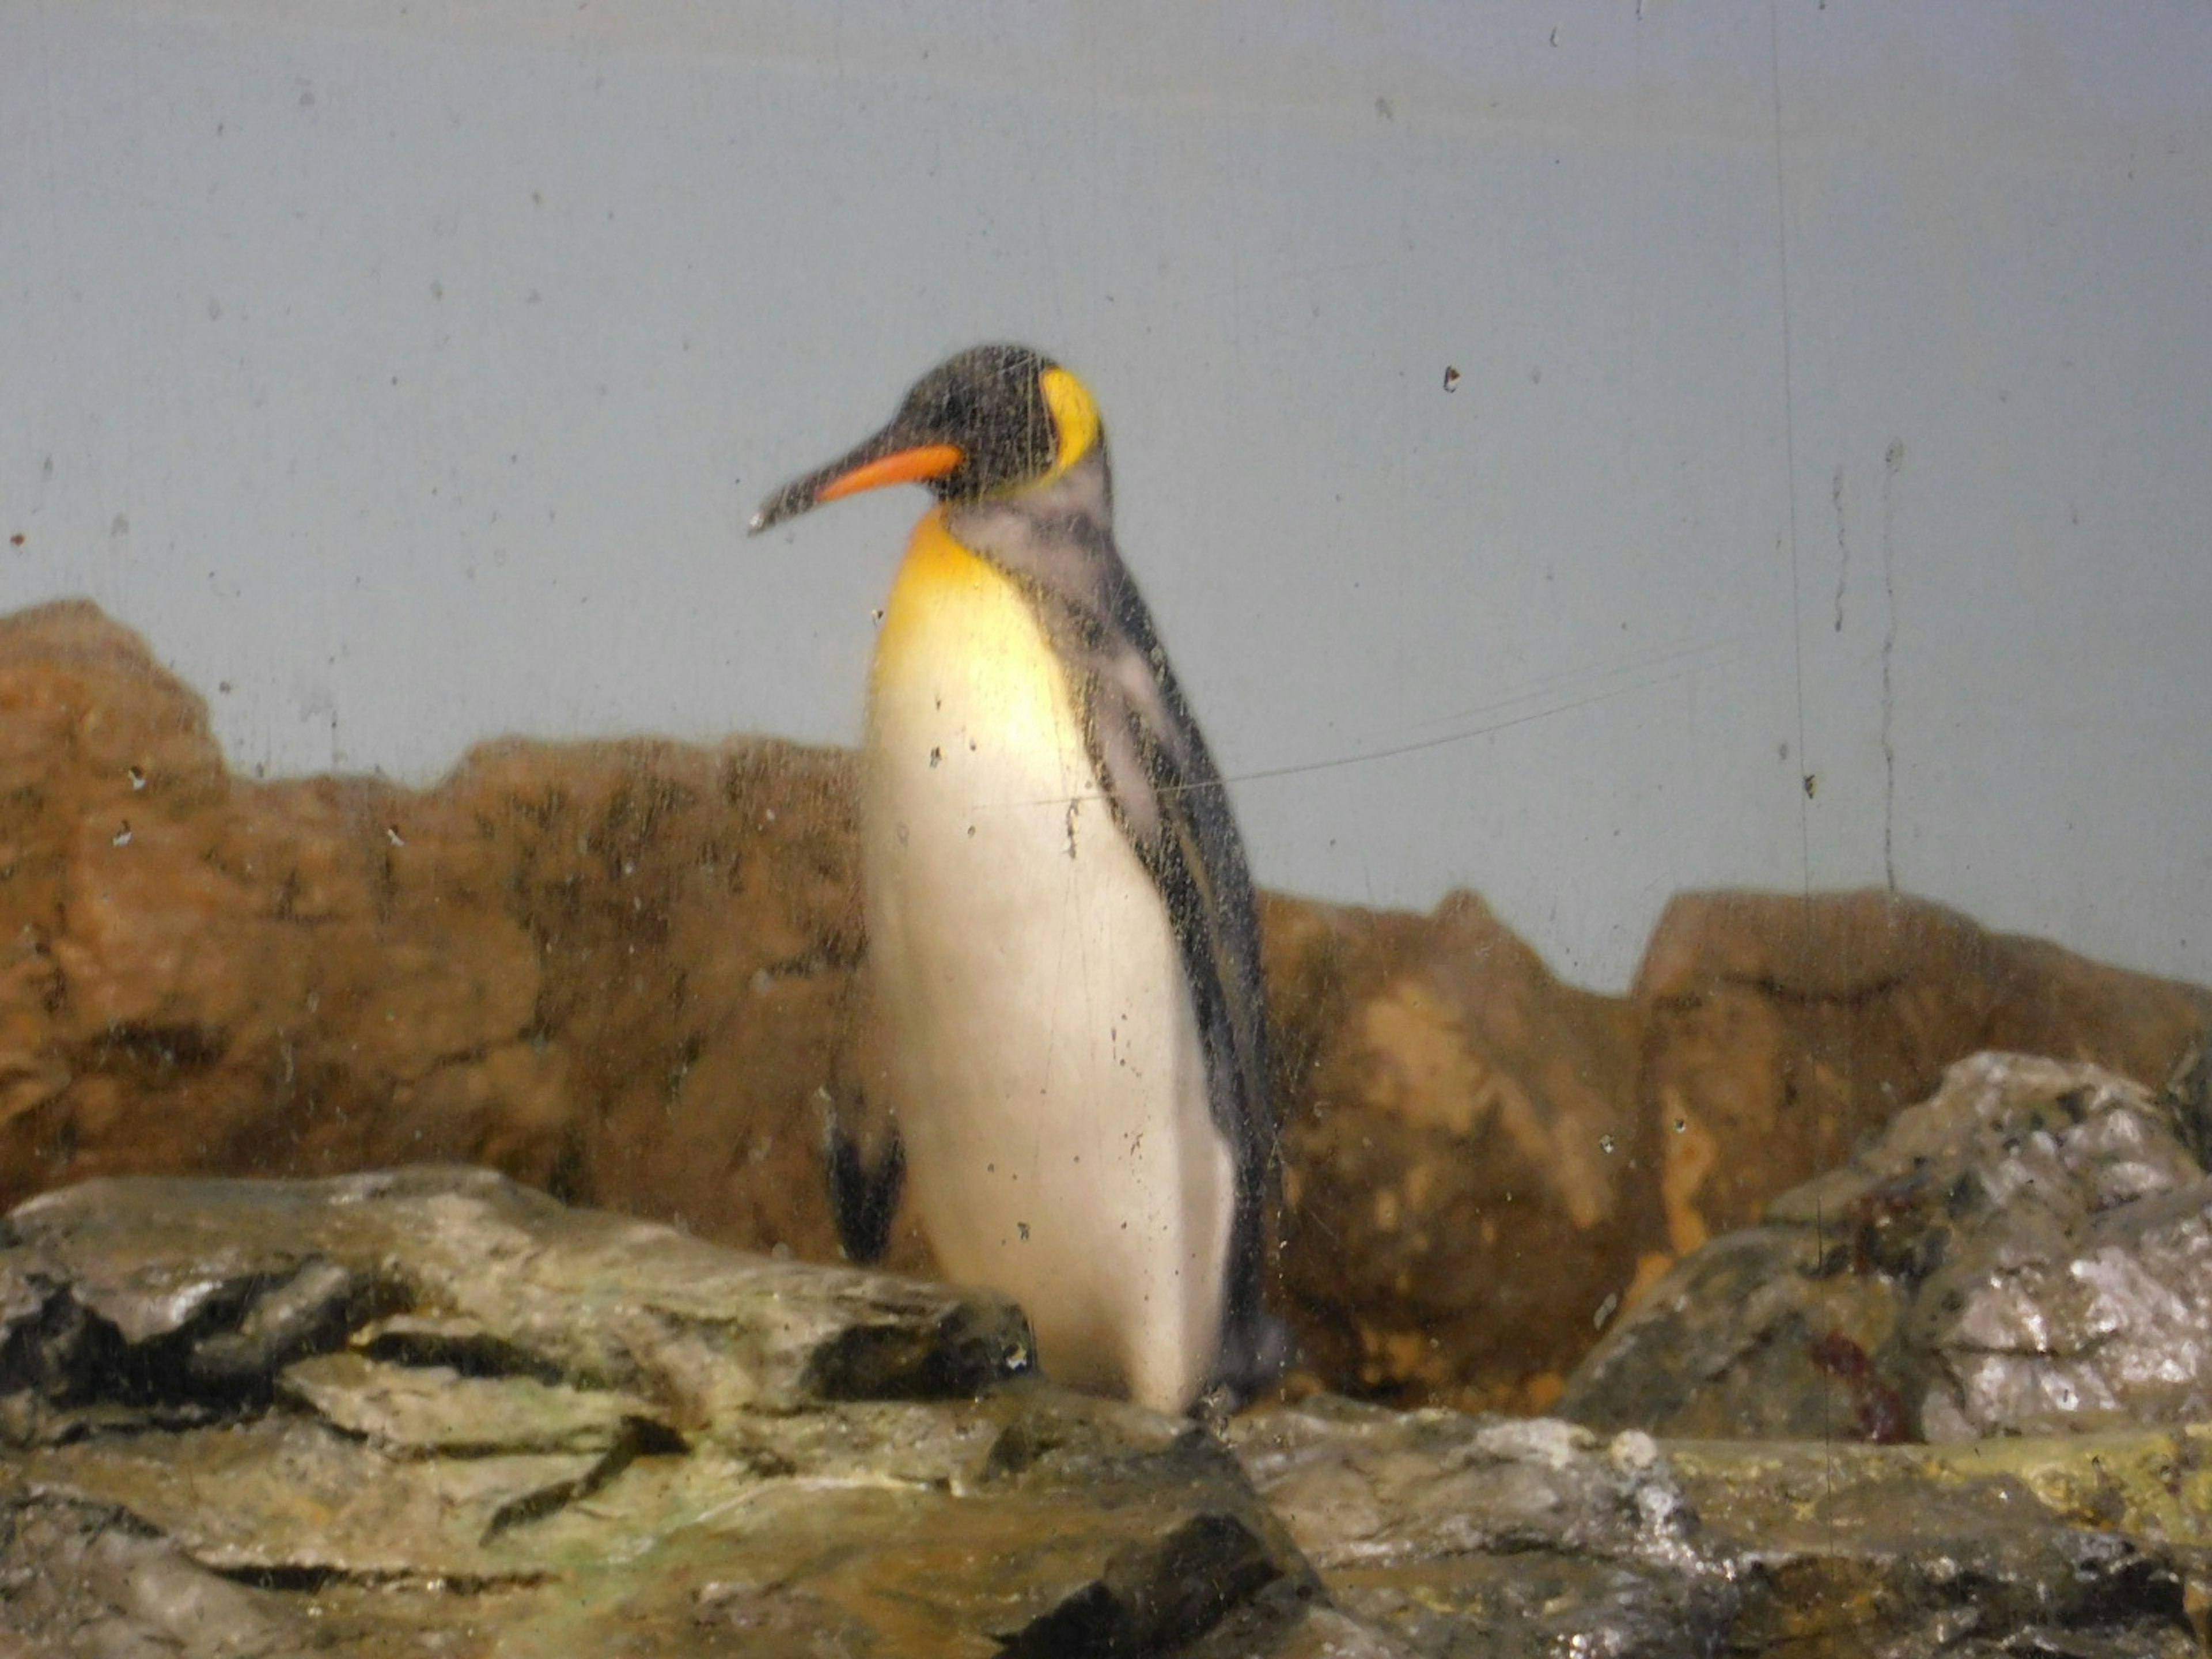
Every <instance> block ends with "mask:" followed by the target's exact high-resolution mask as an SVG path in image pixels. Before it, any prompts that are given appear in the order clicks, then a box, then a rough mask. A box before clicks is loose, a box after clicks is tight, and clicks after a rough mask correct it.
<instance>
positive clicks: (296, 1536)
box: [0, 1170, 1313, 1655]
mask: <svg viewBox="0 0 2212 1659" xmlns="http://www.w3.org/2000/svg"><path fill="white" fill-rule="evenodd" d="M7 1243H8V1248H7V1249H6V1250H5V1253H4V1255H5V1260H4V1263H0V1387H5V1388H6V1389H9V1391H10V1399H9V1409H8V1410H7V1412H6V1413H5V1414H4V1421H5V1424H6V1426H7V1427H8V1429H9V1438H10V1439H11V1440H12V1442H13V1443H14V1444H15V1452H14V1453H13V1455H11V1456H10V1457H9V1459H8V1460H7V1462H6V1465H5V1467H6V1471H7V1474H8V1476H9V1479H10V1480H13V1481H14V1482H15V1486H14V1488H13V1491H14V1492H15V1497H14V1498H13V1499H12V1500H11V1499H10V1498H9V1497H8V1495H7V1494H6V1493H5V1492H0V1515H4V1516H5V1517H6V1519H7V1522H8V1524H9V1527H10V1528H11V1529H12V1530H11V1532H10V1534H9V1535H11V1536H12V1537H14V1538H15V1540H16V1541H17V1548H18V1550H19V1553H21V1552H23V1551H29V1552H30V1553H32V1554H33V1555H36V1556H37V1557H38V1559H39V1560H40V1563H41V1565H40V1566H38V1567H37V1568H35V1569H32V1570H31V1571H33V1576H34V1577H36V1578H37V1580H38V1582H39V1583H40V1586H41V1594H43V1595H44V1596H45V1598H46V1600H45V1601H44V1602H41V1601H40V1597H39V1596H37V1595H33V1596H29V1597H28V1598H27V1599H26V1598H9V1599H5V1600H0V1635H3V1634H5V1633H6V1632H11V1631H12V1632H14V1633H15V1635H16V1636H18V1637H20V1638H23V1639H31V1638H33V1637H34V1636H35V1637H37V1638H40V1640H41V1641H42V1642H49V1638H52V1633H53V1632H55V1631H56V1630H59V1629H62V1628H63V1627H64V1626H66V1628H67V1629H68V1630H69V1631H70V1632H75V1634H73V1635H71V1636H70V1638H69V1640H70V1642H72V1643H75V1644H76V1646H75V1647H74V1648H73V1649H71V1650H73V1651H82V1652H86V1653H92V1652H101V1653H106V1652H115V1653H128V1652H137V1651H140V1650H144V1651H146V1652H149V1653H151V1652H155V1651H161V1652H173V1651H179V1650H181V1651H185V1652H189V1653H198V1652H202V1651H207V1652H217V1651H222V1652H229V1651H237V1652H241V1653H245V1652H260V1651H264V1650H272V1649H273V1648H274V1647H276V1646H283V1647H285V1648H287V1649H288V1650H289V1647H290V1646H291V1644H292V1642H293V1639H294V1638H293V1637H292V1636H289V1635H287V1634H286V1632H296V1631H297V1630H299V1629H301V1628H306V1627H307V1626H312V1628H313V1632H315V1636H316V1644H317V1645H319V1646H325V1647H329V1648H331V1649H333V1650H338V1651H346V1652H363V1653H368V1652H382V1651H387V1650H388V1651H392V1652H413V1651H421V1650H423V1649H424V1647H425V1646H426V1645H435V1646H438V1647H441V1648H442V1649H443V1650H447V1651H455V1652H475V1651H486V1652H489V1651H493V1650H497V1651H500V1652H502V1653H531V1652H545V1653H560V1654H569V1653H583V1652H600V1651H616V1650H623V1651H647V1650H650V1651H653V1652H663V1653H669V1654H687V1653H723V1652H730V1651H733V1650H734V1651H743V1652H745V1653H748V1654H751V1653H759V1654H763V1655H776V1654H785V1653H788V1654H792V1655H799V1654H806V1655H813V1654H817V1653H821V1652H823V1651H852V1652H882V1653H899V1654H907V1653H914V1654H948V1655H950V1654H966V1653H975V1654H998V1653H1012V1654H1023V1653H1029V1654H1053V1655H1058V1654H1062V1653H1066V1654H1084V1653H1100V1654H1103V1653H1109V1652H1111V1653H1116V1654H1122V1653H1127V1654H1143V1653H1151V1652H1158V1651H1163V1650H1166V1649H1168V1648H1170V1647H1173V1646H1175V1645H1177V1644H1185V1643H1188V1642H1189V1641H1191V1640H1194V1639H1197V1638H1202V1637H1204V1636H1205V1635H1206V1632H1209V1631H1210V1630H1212V1628H1213V1627H1215V1626H1218V1625H1220V1624H1222V1623H1223V1621H1224V1620H1225V1619H1227V1618H1229V1617H1231V1615H1235V1616H1236V1617H1237V1619H1238V1620H1240V1621H1241V1623H1242V1625H1243V1626H1244V1627H1246V1628H1248V1629H1249V1631H1250V1632H1252V1634H1253V1636H1254V1639H1255V1640H1260V1639H1271V1638H1272V1635H1273V1634H1274V1633H1279V1632H1280V1631H1282V1630H1286V1629H1288V1628H1290V1627H1291V1626H1295V1625H1296V1624H1297V1623H1298V1622H1300V1621H1301V1620H1303V1618H1304V1615H1305V1612H1306V1603H1307V1601H1310V1600H1311V1599H1312V1589H1313V1581H1312V1577H1311V1574H1310V1570H1309V1569H1308V1568H1307V1566H1306V1565H1305V1564H1304V1561H1303V1560H1302V1559H1300V1557H1299V1556H1298V1553H1297V1549H1296V1547H1295V1546H1294V1545H1292V1544H1291V1542H1290V1541H1289V1538H1288V1535H1287V1534H1285V1532H1284V1530H1283V1528H1281V1527H1280V1525H1279V1523H1278V1522H1276V1521H1275V1520H1274V1518H1273V1516H1272V1515H1271V1514H1269V1512H1268V1511H1267V1509H1266V1507H1265V1505H1264V1504H1261V1503H1260V1502H1259V1501H1258V1499H1257V1498H1255V1495H1254V1494H1253V1492H1252V1491H1251V1489H1250V1487H1249V1485H1248V1484H1247V1483H1246V1482H1245V1481H1244V1480H1243V1477H1242V1475H1241V1474H1240V1473H1239V1472H1238V1470H1237V1466H1236V1464H1235V1462H1234V1461H1233V1460H1232V1459H1231V1456H1230V1455H1229V1454H1228V1453H1227V1451H1226V1450H1225V1449H1224V1448H1223V1447H1222V1446H1221V1445H1220V1444H1219V1443H1218V1442H1216V1441H1215V1440H1214V1439H1213V1438H1212V1437H1210V1436H1209V1435H1208V1434H1207V1433H1206V1431H1203V1430H1202V1429H1200V1428H1197V1427H1194V1426H1193V1425H1188V1424H1184V1423H1181V1422H1177V1421H1170V1420H1169V1419H1163V1418H1160V1417H1158V1416H1156V1415H1154V1414H1152V1413H1146V1412H1143V1411H1140V1410H1137V1409H1136V1408H1134V1407H1127V1406H1121V1405H1117V1404H1115V1403H1112V1402H1108V1401H1092V1400H1086V1399H1083V1398H1081V1397H1079V1396H1075V1395H1067V1394H1065V1393H1062V1392H1060V1391H1058V1390H1055V1389H1050V1388H1047V1387H1043V1386H1040V1385H1037V1384H1035V1383H1030V1382H1027V1381H1025V1380H1024V1372H1025V1371H1026V1370H1027V1369H1028V1364H1029V1362H1028V1340H1029V1339H1028V1331H1027V1328H1026V1324H1025V1322H1024V1321H1023V1319H1022V1317H1021V1315H1020V1313H1019V1311H1018V1310H1016V1309H1014V1308H1013V1307H1012V1306H1011V1305H1010V1304H1006V1303H1005V1302H1003V1301H1000V1300H998V1299H996V1298H994V1297H989V1296H987V1295H980V1294H976V1293H972V1292H965V1291H955V1290H951V1289H949V1288H946V1287H943V1286H937V1285H921V1284H917V1283H914V1282H912V1281H908V1280H903V1279H894V1278H890V1277H888V1276H884V1275H880V1274H872V1273H857V1272H853V1271H850V1270H845V1269H836V1268H823V1267H804V1266H800V1265H798V1264H793V1263H782V1262H775V1261H762V1260H758V1259H756V1258H750V1257H746V1256H743V1255H737V1254H735V1253H732V1252H730V1251H726V1250H722V1249H715V1248H713V1247H710V1246H708V1245H705V1244H702V1243H697V1242H696V1241H695V1240H692V1239H690V1238H687V1237H684V1236H683V1235H681V1234H678V1233H677V1232H675V1231H672V1230H671V1229H668V1228H665V1227H659V1226H653V1225H646V1224H642V1223H638V1222H633V1221H628V1220H623V1219H622V1218H617V1217H612V1216H605V1215H596V1214H592V1213H589V1212H580V1211H572V1210H568V1209H564V1208H563V1207H562V1206H560V1205H558V1204H556V1203H554V1202H553V1201H552V1200H549V1199H546V1198H544V1197H542V1196H539V1195H537V1194H531V1193H528V1192H526V1191H524V1190H522V1189H520V1188H515V1187H513V1186H512V1185H510V1184H508V1183H507V1182H503V1181H501V1180H499V1179H497V1178H496V1177H493V1176H486V1175H482V1174H478V1173H476V1172H471V1171H465V1170H406V1171H401V1172H398V1173H397V1174H393V1175H386V1176H359V1177H350V1178H347V1179H343V1180H338V1181H331V1182H310V1183H297V1184H284V1183H276V1182H154V1181H117V1182H94V1183H90V1184H88V1185H87V1186H84V1187H81V1188H74V1189H72V1190H70V1191H68V1192H64V1193H57V1194H50V1195H48V1196H46V1197H45V1198H41V1199H39V1200H33V1202H32V1203H30V1204H28V1205H26V1206H23V1207H22V1208H21V1209H20V1210H18V1211H17V1212H15V1215H14V1216H13V1217H12V1218H10V1222H9V1239H8V1241H7ZM57 1504H58V1505H60V1506H61V1507H60V1508H59V1509H56V1508H55V1506H56V1505H57ZM41 1506H43V1508H42V1507H41ZM56 1515H59V1516H63V1520H61V1521H57V1520H55V1519H54V1518H53V1516H56ZM40 1516H45V1517H46V1518H45V1520H43V1521H40V1520H39V1517H40ZM33 1522H37V1523H38V1524H35V1525H34V1524H33ZM64 1522H66V1524H64ZM40 1525H43V1526H44V1527H45V1529H46V1533H47V1534H52V1537H51V1539H50V1540H49V1541H48V1543H47V1544H46V1545H45V1546H43V1547H34V1546H36V1538H37V1536H38V1535H39V1526H40ZM48 1604H51V1605H48ZM303 1620H304V1621H307V1622H306V1624H305V1625H303V1624H302V1621H303ZM487 1632H496V1635H495V1638H494V1637H493V1636H490V1635H488V1634H487ZM49 1644H50V1645H51V1642H49ZM255 1644H258V1646H257V1645H255ZM823 1644H829V1645H828V1646H827V1647H826V1648H825V1646H824V1645H823Z"/></svg>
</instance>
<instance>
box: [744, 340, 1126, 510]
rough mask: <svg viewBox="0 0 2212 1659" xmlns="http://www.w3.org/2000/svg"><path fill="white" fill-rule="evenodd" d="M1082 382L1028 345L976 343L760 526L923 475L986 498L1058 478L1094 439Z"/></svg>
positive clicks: (945, 490)
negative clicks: (883, 425) (886, 423)
mask: <svg viewBox="0 0 2212 1659" xmlns="http://www.w3.org/2000/svg"><path fill="white" fill-rule="evenodd" d="M1098 434H1099V428H1098V406H1097V404H1095V403H1094V402H1092V401H1091V393H1090V392H1088V391H1086V390H1085V387H1084V385H1083V383H1082V382H1081V381H1080V380H1077V379H1076V378H1075V376H1074V375H1073V374H1069V373H1068V372H1067V371H1066V369H1064V368H1061V367H1060V365H1059V364H1057V363H1055V362H1053V361H1052V360H1051V359H1050V358H1049V357H1047V356H1043V355H1042V354H1041V353H1038V352H1036V351H1032V350H1030V349H1029V348H1028V347H1027V346H1017V345H982V346H974V347H971V348H969V349H968V350H966V351H963V352H962V353H960V355H959V356H956V357H952V358H950V359H948V360H946V361H945V362H942V363H939V365H938V366H937V367H936V368H933V369H931V370H930V371H929V373H928V374H925V375H923V376H922V377H921V379H920V380H917V381H915V384H914V389H913V390H912V391H911V392H908V393H907V394H906V401H905V402H904V403H902V404H900V405H899V411H898V413H897V414H896V415H894V416H891V420H890V425H888V426H886V427H884V429H883V430H882V431H880V432H878V433H877V434H876V435H875V436H873V437H872V438H870V439H868V440H866V441H865V442H863V443H862V444H860V446H859V447H857V448H855V449H854V450H853V451H852V452H851V453H848V454H846V455H842V456H841V457H839V458H838V459H836V460H834V461H832V462H831V463H830V464H829V465H827V466H825V467H823V468H822V469H821V470H820V471H815V472H810V473H808V474H807V475H806V476H805V477H802V478H797V479H794V480H793V481H792V482H791V483H787V484H786V485H785V486H784V487H783V488H782V489H779V490H777V491H776V492H775V495H771V496H769V498H768V500H767V501H764V502H763V503H762V505H761V510H760V511H759V512H758V513H755V514H754V515H753V522H752V529H753V533H754V534H756V535H757V534H759V533H760V532H762V531H763V530H766V529H768V528H769V527H770V526H774V525H778V524H781V523H782V522H783V521H784V520H786V519H792V518H796V517H798V516H799V514H800V513H804V512H805V511H807V510H808V509H809V508H810V507H819V506H820V505H821V504H822V503H823V502H824V501H836V500H837V499H838V497H840V496H842V495H855V494H857V493H858V492H860V490H863V489H876V488H878V486H880V485H883V484H892V483H924V484H927V485H928V486H929V489H930V490H931V492H932V493H933V495H936V497H937V498H938V500H939V501H981V499H983V498H984V497H985V496H987V495H1003V494H1005V493H1006V492H1008V491H1010V490H1015V489H1021V488H1022V487H1023V486H1024V485H1025V484H1032V483H1042V481H1044V480H1045V479H1047V478H1052V477H1058V476H1059V475H1060V473H1062V472H1064V471H1066V470H1067V469H1068V468H1069V467H1071V466H1073V465H1075V463H1076V462H1078V461H1079V460H1081V459H1083V457H1084V456H1085V454H1086V453H1089V452H1090V451H1091V450H1092V449H1094V448H1096V447H1097V443H1098Z"/></svg>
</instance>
